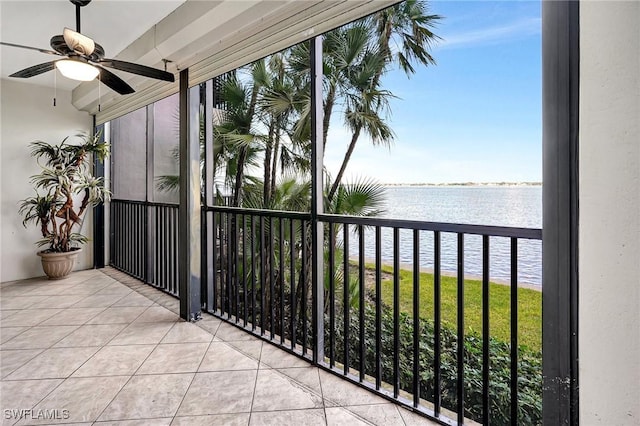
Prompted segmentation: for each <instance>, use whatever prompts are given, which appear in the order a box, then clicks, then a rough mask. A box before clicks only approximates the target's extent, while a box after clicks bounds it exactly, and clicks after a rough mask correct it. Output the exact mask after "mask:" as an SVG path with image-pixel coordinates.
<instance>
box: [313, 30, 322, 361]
mask: <svg viewBox="0 0 640 426" xmlns="http://www.w3.org/2000/svg"><path fill="white" fill-rule="evenodd" d="M310 43H311V49H310V53H311V54H310V58H311V64H310V65H311V226H312V231H311V244H312V246H311V247H312V248H311V254H312V260H311V268H312V275H311V280H312V281H311V285H312V291H313V312H312V321H313V348H314V350H313V361H314V362H315V363H318V362H323V361H324V241H323V240H324V232H323V226H322V223H321V222H320V221H319V220H318V215H321V214H323V213H324V206H323V199H324V196H323V192H322V191H323V187H324V185H323V184H322V177H323V176H322V173H323V165H322V160H323V157H324V146H323V141H322V119H323V115H322V114H323V110H322V37H314V38H312V39H311V40H310Z"/></svg>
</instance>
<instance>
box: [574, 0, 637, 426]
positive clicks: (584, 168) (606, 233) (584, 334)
mask: <svg viewBox="0 0 640 426" xmlns="http://www.w3.org/2000/svg"><path fill="white" fill-rule="evenodd" d="M580 45H581V46H580V72H581V78H580V158H579V161H580V163H579V170H580V193H579V194H580V195H579V203H580V205H579V210H580V217H579V221H580V222H579V226H580V242H579V254H578V256H579V267H580V270H579V274H580V278H579V279H580V281H579V293H580V295H579V338H580V342H579V346H580V348H579V363H580V376H579V381H580V421H581V424H583V425H599V424H602V425H638V424H640V2H637V1H628V2H596V1H584V2H581V3H580Z"/></svg>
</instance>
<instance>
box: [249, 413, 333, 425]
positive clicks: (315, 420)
mask: <svg viewBox="0 0 640 426" xmlns="http://www.w3.org/2000/svg"><path fill="white" fill-rule="evenodd" d="M326 424H327V423H326V421H325V417H324V410H322V409H311V410H293V411H272V412H254V413H251V421H250V422H249V425H251V426H263V425H269V426H271V425H273V426H280V425H296V426H302V425H304V426H315V425H326Z"/></svg>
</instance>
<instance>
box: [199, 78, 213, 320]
mask: <svg viewBox="0 0 640 426" xmlns="http://www.w3.org/2000/svg"><path fill="white" fill-rule="evenodd" d="M213 92H214V90H213V80H208V81H207V82H206V83H204V158H205V162H204V170H205V172H204V202H205V205H204V208H203V209H202V293H203V294H202V296H203V300H202V302H203V304H204V305H205V306H206V309H207V310H212V309H213V288H212V287H210V286H209V283H210V282H211V283H212V284H213V275H214V274H215V273H216V271H215V268H214V263H213V262H214V259H215V256H216V253H215V252H214V245H213V244H214V232H215V228H214V227H213V226H212V225H213V223H209V220H208V217H209V216H210V214H209V212H207V210H206V207H208V206H213V204H214V197H215V194H214V191H213V179H214V164H213V162H214V161H215V160H214V152H213V96H214V95H213Z"/></svg>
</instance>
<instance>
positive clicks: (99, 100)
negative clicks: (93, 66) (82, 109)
mask: <svg viewBox="0 0 640 426" xmlns="http://www.w3.org/2000/svg"><path fill="white" fill-rule="evenodd" d="M100 77H101V75H100V74H98V112H100V103H101V94H100Z"/></svg>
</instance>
